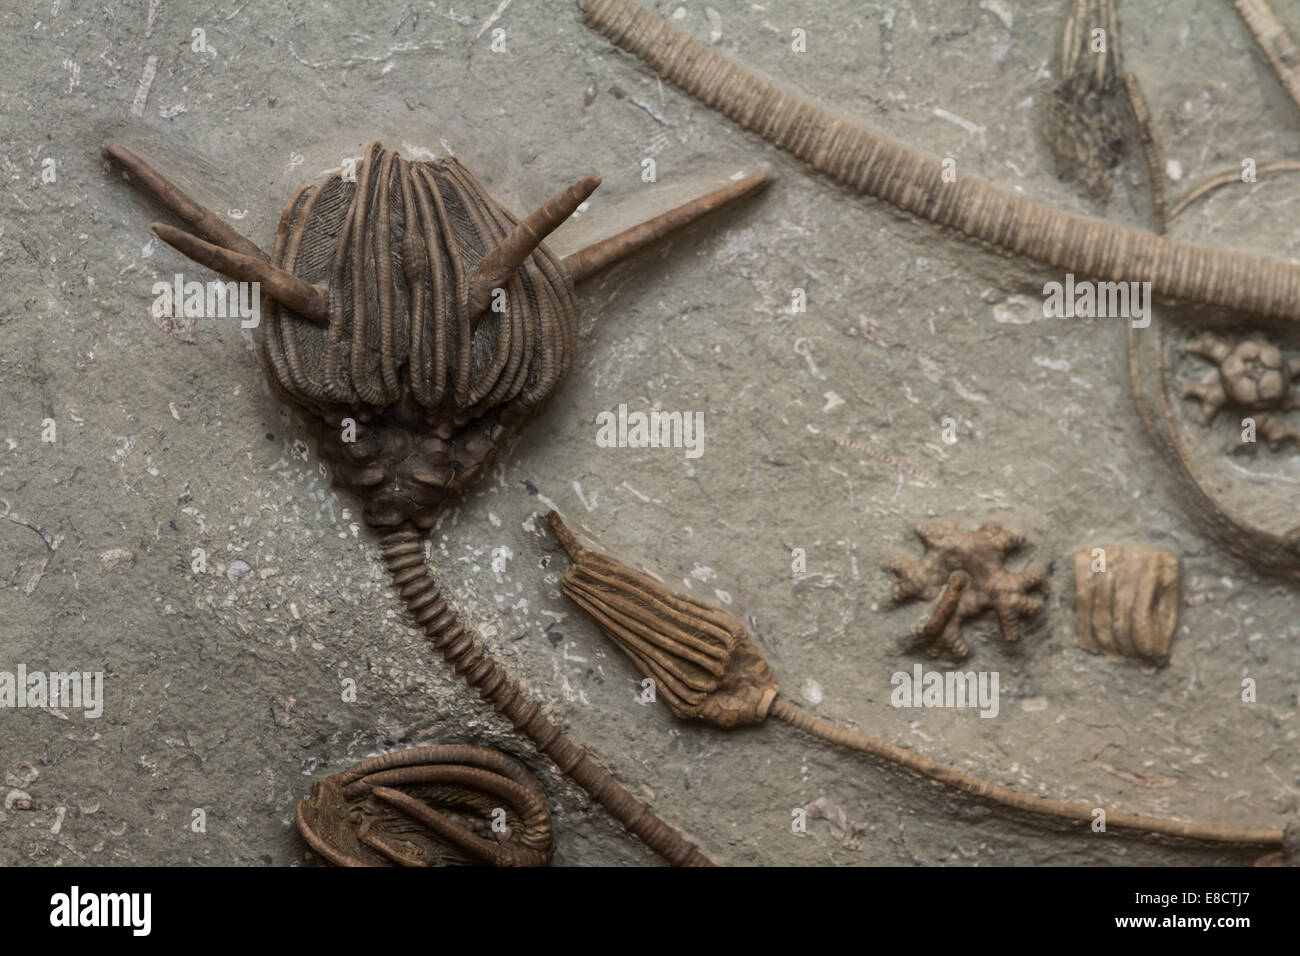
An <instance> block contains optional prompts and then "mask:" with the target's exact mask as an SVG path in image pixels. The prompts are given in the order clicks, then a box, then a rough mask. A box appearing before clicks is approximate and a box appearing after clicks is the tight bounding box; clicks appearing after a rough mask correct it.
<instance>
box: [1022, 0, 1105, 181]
mask: <svg viewBox="0 0 1300 956" xmlns="http://www.w3.org/2000/svg"><path fill="white" fill-rule="evenodd" d="M1115 27H1116V16H1115V4H1114V0H1071V3H1070V11H1069V13H1068V14H1067V15H1066V17H1065V20H1064V23H1063V25H1062V33H1061V59H1060V63H1059V64H1058V81H1057V83H1056V85H1055V86H1054V87H1052V88H1051V90H1048V91H1045V92H1044V95H1043V96H1042V103H1043V114H1044V115H1043V134H1044V137H1045V138H1046V139H1047V145H1048V146H1049V147H1050V148H1051V150H1052V156H1053V158H1054V159H1055V161H1056V174H1057V178H1058V179H1060V180H1061V181H1062V182H1077V183H1078V184H1079V186H1080V187H1081V188H1082V189H1083V192H1084V193H1085V194H1086V195H1088V196H1091V197H1092V198H1093V199H1099V200H1104V199H1107V198H1108V197H1109V196H1110V171H1111V170H1112V169H1114V168H1115V166H1116V165H1118V164H1119V160H1120V156H1121V154H1122V153H1123V149H1124V138H1123V136H1122V135H1121V132H1120V127H1121V123H1122V120H1121V111H1120V108H1119V105H1118V100H1117V97H1116V95H1115V94H1116V90H1117V88H1118V83H1117V77H1118V74H1119V69H1120V55H1119V31H1118V30H1117V29H1116V28H1115Z"/></svg>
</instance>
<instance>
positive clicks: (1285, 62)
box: [1232, 0, 1300, 106]
mask: <svg viewBox="0 0 1300 956" xmlns="http://www.w3.org/2000/svg"><path fill="white" fill-rule="evenodd" d="M1232 5H1233V6H1234V7H1236V8H1237V12H1238V13H1239V14H1241V19H1242V20H1244V21H1245V22H1246V29H1247V30H1249V31H1250V35H1251V36H1253V37H1254V38H1255V42H1256V43H1258V44H1259V47H1260V49H1261V50H1263V51H1264V55H1265V56H1267V57H1268V61H1269V62H1270V63H1272V64H1273V69H1274V70H1276V71H1277V77H1278V79H1279V80H1281V81H1282V85H1283V86H1285V87H1286V91H1287V92H1288V93H1290V94H1291V99H1292V100H1294V101H1295V105H1296V106H1300V50H1298V49H1296V45H1295V42H1294V41H1293V40H1292V39H1291V35H1290V34H1289V33H1287V32H1286V28H1285V27H1284V26H1282V24H1281V23H1280V22H1279V21H1278V19H1277V16H1276V15H1274V13H1273V11H1272V10H1270V9H1269V7H1268V4H1267V3H1265V2H1264V0H1232Z"/></svg>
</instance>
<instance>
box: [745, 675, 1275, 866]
mask: <svg viewBox="0 0 1300 956" xmlns="http://www.w3.org/2000/svg"><path fill="white" fill-rule="evenodd" d="M769 713H771V715H772V716H773V717H777V718H779V719H780V720H783V721H785V722H786V723H787V724H789V725H790V726H792V727H794V728H796V729H798V730H802V731H803V732H805V733H808V734H812V735H813V736H814V737H820V738H821V739H822V740H825V741H826V742H828V743H831V744H834V745H836V746H838V747H847V748H849V749H851V750H857V751H861V752H862V753H865V754H870V755H871V756H873V757H878V758H880V759H881V760H887V761H889V762H890V763H893V764H897V765H899V766H901V767H906V768H907V769H909V770H915V771H916V772H917V773H920V774H924V775H925V776H927V777H929V778H930V779H932V780H938V781H939V782H940V783H942V784H945V785H947V786H949V787H953V788H955V789H957V790H964V791H966V792H967V793H972V794H974V795H976V796H978V797H983V798H985V799H988V800H992V801H993V802H995V803H999V804H1001V805H1002V806H1004V807H1011V808H1013V809H1016V810H1023V811H1025V812H1026V813H1036V814H1039V815H1041V816H1048V817H1055V818H1057V819H1063V820H1074V821H1077V822H1079V823H1087V824H1091V823H1092V822H1093V819H1094V818H1093V810H1092V808H1090V807H1085V806H1080V805H1079V804H1074V803H1066V802H1065V801H1064V800H1048V799H1045V798H1043V797H1031V796H1029V795H1028V794H1024V793H1017V792H1016V791H1014V790H1008V789H1007V788H1006V787H1002V786H999V785H998V784H996V783H990V782H989V781H987V780H981V779H979V778H978V777H972V776H970V775H969V774H964V773H962V772H961V771H960V770H954V769H953V768H952V767H946V766H944V765H943V764H941V763H937V762H935V761H933V760H930V759H929V758H927V757H922V756H921V755H920V754H916V753H913V752H912V751H910V750H904V749H903V748H902V747H896V746H894V745H893V744H891V743H886V742H885V741H883V740H877V739H876V738H874V737H868V736H866V735H865V734H859V733H856V732H854V731H852V730H845V729H844V728H842V727H836V726H835V725H834V724H829V723H827V722H826V721H824V720H820V719H819V718H817V717H814V716H812V715H811V714H808V713H806V712H804V711H802V710H800V709H799V708H798V707H795V706H794V705H793V704H791V703H789V702H788V701H786V700H784V699H783V698H780V697H778V698H777V699H776V700H775V701H773V703H772V709H771V710H770V711H769ZM1106 826H1107V827H1116V828H1121V829H1127V830H1140V831H1143V832H1145V833H1162V834H1165V835H1167V836H1176V837H1184V838H1186V839H1189V840H1209V841H1211V842H1215V843H1244V844H1251V845H1255V844H1260V845H1273V844H1280V843H1281V842H1282V831H1281V830H1255V829H1250V828H1247V827H1217V826H1207V825H1204V824H1198V823H1184V822H1182V821H1181V820H1166V819H1164V818H1162V817H1145V816H1141V815H1139V814H1136V813H1124V812H1122V811H1120V810H1107V811H1106Z"/></svg>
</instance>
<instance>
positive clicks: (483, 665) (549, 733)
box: [380, 526, 712, 866]
mask: <svg viewBox="0 0 1300 956" xmlns="http://www.w3.org/2000/svg"><path fill="white" fill-rule="evenodd" d="M380 548H381V551H382V553H383V557H384V563H385V564H387V565H388V570H389V572H390V573H391V574H392V576H393V587H394V589H396V591H397V593H398V595H399V596H400V597H401V598H402V601H403V602H404V603H405V604H406V609H407V610H408V611H409V612H410V613H411V616H412V617H414V619H415V622H416V623H417V624H419V625H420V627H422V628H423V629H424V632H425V634H426V635H428V637H429V639H430V640H431V641H432V642H433V646H434V647H435V648H437V650H438V651H439V652H440V653H441V654H442V656H443V659H444V660H445V661H446V662H447V663H448V664H450V665H451V668H452V670H453V671H454V672H455V673H456V674H458V675H460V676H461V677H462V678H464V680H465V682H466V683H467V684H469V686H470V687H472V688H474V689H475V690H476V691H478V694H479V696H480V697H482V698H483V699H484V700H486V701H488V702H489V703H490V704H491V705H492V707H493V708H494V709H495V710H496V711H497V712H499V713H501V714H504V715H505V716H506V717H507V718H509V720H510V722H511V723H512V724H513V725H514V727H515V729H516V730H518V731H519V732H520V733H522V734H524V735H525V736H526V737H528V739H529V740H531V741H532V742H533V744H534V745H535V746H536V747H537V749H538V750H540V751H541V752H542V753H544V754H546V756H548V757H550V758H551V759H552V760H554V761H555V764H556V766H558V767H559V768H560V770H562V771H563V772H564V773H565V774H566V775H568V776H569V777H570V778H571V779H572V780H573V781H574V782H575V783H577V784H578V786H580V787H582V789H583V790H585V791H586V792H587V793H588V794H589V795H590V796H591V798H592V799H593V800H595V801H596V802H598V803H599V804H601V806H603V807H604V808H605V809H606V810H608V811H609V812H610V814H611V815H612V816H613V817H614V818H615V819H616V820H618V822H619V823H621V824H623V826H625V827H627V829H628V830H629V831H631V832H632V833H633V834H635V835H636V836H637V837H638V838H639V839H640V840H641V841H642V842H643V843H645V845H646V846H648V847H649V848H650V849H651V850H653V851H654V852H655V853H658V854H659V855H660V856H662V857H663V858H664V859H665V860H667V861H668V862H669V863H672V864H673V865H675V866H711V865H712V862H711V861H710V860H709V859H708V857H706V856H704V855H703V854H702V853H700V851H699V850H697V849H696V848H695V846H694V845H693V844H691V843H689V842H688V841H686V840H685V839H683V838H682V836H681V834H679V833H678V832H677V831H676V830H674V829H673V828H672V827H670V826H669V825H668V824H666V823H665V822H664V821H663V820H661V819H659V817H657V816H656V815H655V813H654V811H653V810H651V809H650V808H649V807H648V806H646V805H645V804H644V803H642V802H641V801H639V800H637V799H636V798H635V797H633V796H632V795H631V794H630V793H628V792H627V791H626V790H624V789H623V788H622V787H621V786H619V784H618V782H617V781H616V780H615V779H614V778H613V777H612V776H610V775H609V773H608V772H607V771H605V770H602V769H601V768H600V767H598V766H597V765H596V764H595V762H593V761H592V759H591V758H590V757H588V756H587V754H586V751H584V750H583V749H582V748H581V747H578V746H577V745H576V744H574V743H573V742H572V741H571V740H569V738H568V737H566V736H564V734H562V733H561V732H560V728H558V727H556V726H555V724H553V723H552V722H551V721H550V720H549V719H548V718H547V717H546V716H545V715H544V714H543V713H542V712H541V709H540V708H539V707H538V706H537V704H536V703H534V702H533V701H531V700H529V699H528V698H527V697H526V696H525V695H524V693H523V691H522V690H520V689H519V686H518V685H517V684H515V683H514V681H512V680H510V678H509V677H508V676H507V675H506V672H505V671H504V670H503V669H502V668H501V667H500V666H499V665H498V664H497V663H496V662H495V661H493V660H492V658H491V657H489V656H488V655H487V652H486V651H485V650H484V649H483V646H482V645H481V644H479V642H478V641H477V640H475V638H474V635H472V634H470V633H469V632H468V631H466V630H465V628H464V626H462V624H461V623H460V620H459V618H458V617H457V615H456V612H455V611H453V610H452V609H451V608H450V607H448V606H447V602H446V601H445V600H443V598H442V595H441V593H440V592H439V590H438V585H437V582H435V581H434V580H433V577H432V575H430V574H429V572H428V570H427V569H426V568H425V566H424V547H423V544H422V539H421V537H420V534H419V532H417V531H415V530H414V529H413V528H410V527H409V526H408V527H403V528H398V529H396V530H394V531H390V532H388V533H386V534H385V535H384V536H383V537H382V538H380Z"/></svg>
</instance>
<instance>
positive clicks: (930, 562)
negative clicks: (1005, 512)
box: [889, 521, 1047, 661]
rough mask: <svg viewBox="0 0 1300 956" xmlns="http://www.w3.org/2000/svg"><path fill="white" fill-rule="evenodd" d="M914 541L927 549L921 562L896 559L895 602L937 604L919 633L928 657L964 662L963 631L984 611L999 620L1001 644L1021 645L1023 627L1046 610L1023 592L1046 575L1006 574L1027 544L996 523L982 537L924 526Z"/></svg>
mask: <svg viewBox="0 0 1300 956" xmlns="http://www.w3.org/2000/svg"><path fill="white" fill-rule="evenodd" d="M916 536H917V537H918V538H920V539H921V543H922V544H924V545H925V555H924V556H923V557H922V558H921V560H920V561H910V560H908V559H907V558H902V557H898V558H894V560H893V561H891V562H890V563H889V570H890V571H892V572H893V573H894V575H895V576H897V578H898V581H897V582H895V584H894V600H895V601H906V600H908V599H910V598H920V599H921V600H924V601H934V600H935V599H936V598H937V599H938V602H937V604H936V605H935V608H934V610H933V611H932V612H931V613H930V615H929V617H928V619H927V620H926V622H925V623H924V624H923V625H922V626H921V627H920V628H919V629H918V633H917V636H918V637H919V638H920V643H923V644H925V645H927V647H926V653H927V655H928V656H930V657H938V656H939V655H940V654H946V655H947V656H948V657H950V658H951V659H953V660H957V661H960V660H963V659H965V658H966V657H967V656H968V655H969V654H970V648H969V647H968V646H967V644H966V639H965V637H964V636H963V634H962V625H963V623H964V622H965V621H967V620H969V619H970V618H973V617H978V616H979V615H981V614H983V613H984V612H985V611H990V610H991V611H993V612H994V614H996V615H997V619H998V626H999V628H1000V629H1001V631H1002V639H1003V640H1005V641H1007V642H1008V643H1014V642H1015V641H1018V640H1019V639H1020V621H1021V620H1022V619H1025V618H1031V617H1034V616H1035V615H1036V614H1038V612H1039V611H1040V610H1042V605H1041V604H1039V602H1038V601H1036V600H1034V599H1033V598H1031V597H1029V596H1028V595H1027V594H1026V593H1025V592H1027V591H1032V590H1034V589H1035V588H1038V587H1041V586H1042V584H1043V581H1044V580H1045V578H1046V576H1047V572H1046V571H1045V570H1044V569H1043V568H1040V567H1029V568H1026V569H1025V570H1023V571H1008V570H1006V569H1005V568H1004V567H1003V563H1004V562H1005V561H1006V559H1007V556H1008V555H1010V554H1013V553H1014V552H1016V551H1017V550H1019V549H1020V548H1021V547H1023V546H1024V543H1025V539H1024V537H1022V536H1021V535H1019V534H1016V533H1015V532H1013V531H1008V530H1007V529H1006V528H1003V527H1000V526H999V525H996V524H994V523H993V522H991V521H990V522H986V523H985V524H983V525H981V526H980V528H979V530H978V531H962V530H960V529H959V528H958V527H957V526H956V525H955V524H953V523H952V522H948V521H945V522H939V523H936V524H923V525H918V526H917V527H916Z"/></svg>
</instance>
